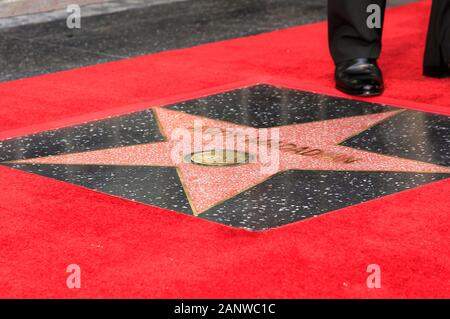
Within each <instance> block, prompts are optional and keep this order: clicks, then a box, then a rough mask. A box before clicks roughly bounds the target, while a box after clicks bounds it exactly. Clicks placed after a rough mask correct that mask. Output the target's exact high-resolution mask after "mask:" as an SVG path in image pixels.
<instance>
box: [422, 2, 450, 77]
mask: <svg viewBox="0 0 450 319" xmlns="http://www.w3.org/2000/svg"><path fill="white" fill-rule="evenodd" d="M449 64H450V0H433V7H432V8H431V16H430V25H429V27H428V36H427V45H426V49H425V58H424V63H423V66H424V74H425V75H429V76H438V77H439V76H442V75H444V73H445V72H446V70H448V65H449Z"/></svg>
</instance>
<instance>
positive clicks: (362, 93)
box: [336, 86, 383, 97]
mask: <svg viewBox="0 0 450 319" xmlns="http://www.w3.org/2000/svg"><path fill="white" fill-rule="evenodd" d="M336 89H338V90H339V91H341V92H344V93H345V94H348V95H353V96H362V97H371V96H380V95H381V94H383V90H380V91H370V90H369V91H352V90H348V89H344V88H341V87H339V86H336Z"/></svg>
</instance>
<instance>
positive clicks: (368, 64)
mask: <svg viewBox="0 0 450 319" xmlns="http://www.w3.org/2000/svg"><path fill="white" fill-rule="evenodd" d="M335 80H336V88H337V89H338V90H340V91H342V92H344V93H347V94H350V95H357V96H376V95H381V94H382V93H383V90H384V84H383V75H382V73H381V70H380V68H379V67H378V64H377V61H376V60H374V59H366V58H359V59H353V60H349V61H345V62H341V63H338V64H337V65H336V72H335Z"/></svg>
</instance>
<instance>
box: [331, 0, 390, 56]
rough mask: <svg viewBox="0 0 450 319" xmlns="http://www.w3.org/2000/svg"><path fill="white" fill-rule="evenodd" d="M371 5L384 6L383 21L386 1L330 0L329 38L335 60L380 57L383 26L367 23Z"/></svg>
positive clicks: (382, 10)
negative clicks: (372, 25)
mask: <svg viewBox="0 0 450 319" xmlns="http://www.w3.org/2000/svg"><path fill="white" fill-rule="evenodd" d="M371 4H377V5H379V6H380V7H381V14H382V17H381V18H382V22H383V21H384V11H385V8H386V0H328V37H329V46H330V52H331V56H332V57H333V60H334V62H335V63H340V62H344V61H348V60H351V59H356V58H368V59H377V58H378V57H379V56H380V52H381V36H382V28H373V29H371V28H369V27H368V26H367V18H368V16H369V15H370V13H368V12H367V7H368V6H369V5H371Z"/></svg>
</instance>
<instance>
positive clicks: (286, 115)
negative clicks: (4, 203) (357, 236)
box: [0, 85, 450, 230]
mask: <svg viewBox="0 0 450 319" xmlns="http://www.w3.org/2000/svg"><path fill="white" fill-rule="evenodd" d="M196 121H197V122H196ZM198 121H200V122H201V123H202V125H203V126H204V127H207V128H215V129H218V130H227V129H235V130H237V129H246V130H248V132H251V133H254V134H256V135H258V134H260V133H261V132H262V131H267V132H269V133H270V134H269V135H271V136H272V135H273V134H275V133H277V134H279V152H278V157H277V158H276V159H277V165H276V167H275V169H272V170H270V171H268V170H265V169H263V168H264V163H262V162H258V161H257V162H251V163H246V164H242V165H237V166H218V167H208V166H201V165H196V164H193V163H190V162H183V161H178V160H177V158H176V157H175V158H174V156H172V153H171V152H172V150H173V149H174V147H176V145H177V144H176V139H175V138H174V136H175V135H174V132H177V130H179V129H187V130H189V129H190V128H192V127H193V126H194V125H195V123H198ZM205 141H206V139H204V140H202V143H201V144H200V145H194V143H192V145H190V146H192V149H193V150H194V151H199V150H204V149H205V147H206V146H205V144H204V142H205ZM249 143H250V142H249ZM212 145H213V146H215V147H217V145H215V144H214V143H213V144H209V147H212ZM448 145H450V119H449V118H448V117H446V116H440V115H436V114H430V113H424V112H418V111H410V110H403V109H400V108H394V107H390V106H387V105H378V104H373V103H367V102H360V101H354V100H350V99H344V98H336V97H330V96H324V95H318V94H313V93H310V92H302V91H296V90H290V89H286V88H278V87H273V86H270V85H255V86H253V87H248V88H242V89H237V90H232V91H229V92H224V93H221V94H217V95H214V96H208V97H202V98H199V99H194V100H191V101H186V102H182V103H178V104H176V105H169V106H164V107H159V108H155V109H151V110H144V111H140V112H134V113H132V114H128V115H123V116H120V117H115V118H109V119H105V120H100V121H96V122H91V123H86V124H81V125H77V126H74V127H68V128H63V129H59V130H54V131H49V132H42V133H37V134H34V135H30V136H26V137H21V138H15V139H10V140H5V141H0V162H3V163H1V164H2V165H7V166H10V167H13V168H16V169H20V170H23V171H27V172H30V173H34V174H39V175H42V176H47V177H51V178H55V179H58V180H62V181H66V182H69V183H72V184H76V185H80V186H83V187H87V188H90V189H92V190H95V191H100V192H103V193H106V194H110V195H114V196H119V197H123V198H126V199H129V200H133V201H137V202H141V203H143V204H150V205H155V206H158V207H162V208H167V209H170V210H175V211H178V212H181V213H185V214H189V215H194V216H197V217H199V218H204V219H207V220H210V221H213V222H218V223H222V224H225V225H229V226H233V227H240V228H245V229H249V230H266V229H270V228H274V227H279V226H282V225H286V224H289V223H292V222H296V221H300V220H302V219H306V218H311V217H315V216H318V215H320V214H323V213H327V212H331V211H334V210H337V209H341V208H344V207H347V206H351V205H355V204H359V203H362V202H365V201H367V200H372V199H376V198H379V197H382V196H386V195H389V194H393V193H396V192H400V191H404V190H407V189H410V188H414V187H418V186H421V185H425V184H428V183H431V182H434V181H438V180H442V179H445V178H450V149H449V146H448ZM236 149H238V150H240V149H239V146H236ZM186 155H187V154H184V153H183V152H181V153H180V158H184V157H185V156H186ZM272 159H273V158H272ZM336 213H338V212H336Z"/></svg>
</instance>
